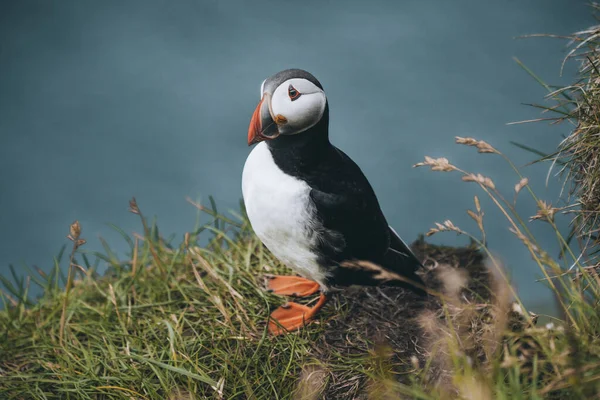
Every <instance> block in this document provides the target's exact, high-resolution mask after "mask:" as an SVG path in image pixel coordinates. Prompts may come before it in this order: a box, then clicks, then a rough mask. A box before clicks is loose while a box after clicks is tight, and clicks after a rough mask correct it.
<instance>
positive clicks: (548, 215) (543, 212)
mask: <svg viewBox="0 0 600 400" xmlns="http://www.w3.org/2000/svg"><path fill="white" fill-rule="evenodd" d="M538 207H539V209H538V211H537V213H536V214H535V215H534V216H532V217H530V218H529V220H530V221H534V220H536V219H540V220H542V221H547V222H554V214H556V212H557V211H559V210H560V209H559V208H556V207H552V204H550V203H546V202H545V201H544V200H540V201H538Z"/></svg>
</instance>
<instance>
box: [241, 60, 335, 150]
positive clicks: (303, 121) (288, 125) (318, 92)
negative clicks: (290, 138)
mask: <svg viewBox="0 0 600 400" xmlns="http://www.w3.org/2000/svg"><path fill="white" fill-rule="evenodd" d="M260 95H261V100H260V103H258V107H256V110H255V111H254V114H253V115H252V120H251V121H250V127H249V128H248V145H252V144H254V143H257V142H260V141H263V140H271V139H275V138H276V137H278V136H279V135H295V134H298V133H301V132H304V131H306V130H308V129H310V128H312V127H313V126H315V125H316V124H317V123H318V122H319V121H320V120H321V118H323V114H324V112H325V109H326V107H327V98H326V97H325V92H323V86H321V84H320V83H319V81H318V80H317V78H315V77H314V76H312V75H311V74H310V73H308V72H306V71H303V70H301V69H286V70H285V71H281V72H278V73H276V74H275V75H273V76H271V77H270V78H267V79H266V80H265V81H264V82H263V83H262V85H261V87H260Z"/></svg>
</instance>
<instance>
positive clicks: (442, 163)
mask: <svg viewBox="0 0 600 400" xmlns="http://www.w3.org/2000/svg"><path fill="white" fill-rule="evenodd" d="M425 165H428V166H430V167H431V170H432V171H443V172H450V171H454V170H456V167H455V166H454V165H452V164H450V163H449V162H448V159H447V158H444V157H440V158H431V157H428V156H425V161H424V162H420V163H417V164H415V165H413V168H414V167H422V166H425Z"/></svg>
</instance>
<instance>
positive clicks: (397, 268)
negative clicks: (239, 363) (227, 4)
mask: <svg viewBox="0 0 600 400" xmlns="http://www.w3.org/2000/svg"><path fill="white" fill-rule="evenodd" d="M366 133H367V132H363V134H366ZM255 144H256V146H255V147H254V148H253V149H252V151H251V152H250V154H249V155H248V158H247V159H246V162H245V164H244V169H243V173H242V194H243V199H244V206H245V210H246V214H247V216H248V219H249V221H250V224H251V225H252V228H253V230H254V232H255V234H256V235H257V236H258V238H259V239H260V241H261V242H262V243H263V244H264V245H265V246H266V248H267V249H268V250H269V251H270V252H271V253H272V254H273V255H274V256H275V257H276V258H277V259H278V260H279V261H281V262H282V263H283V264H285V265H286V266H288V267H289V268H290V269H292V270H293V271H294V272H295V273H297V274H298V275H300V276H297V275H295V276H269V277H268V279H267V288H268V289H269V290H270V291H272V292H273V293H275V294H277V295H281V296H294V297H307V296H311V295H314V294H316V293H320V295H319V299H318V301H317V302H316V304H314V305H312V306H311V305H310V303H308V304H309V305H304V304H300V303H296V302H288V303H287V304H285V305H283V306H281V307H279V308H277V309H276V310H274V311H273V312H272V313H271V315H270V319H269V326H268V329H269V331H270V333H272V334H274V335H278V334H282V333H286V332H291V331H294V330H297V329H299V328H301V327H302V326H304V325H305V324H307V323H309V322H310V321H311V320H313V319H314V316H315V314H317V312H318V311H319V310H320V309H321V308H322V307H323V306H324V305H325V303H326V301H327V299H328V297H329V295H330V293H331V291H332V290H340V289H341V288H343V287H347V286H351V285H368V286H373V285H394V286H401V287H405V288H407V289H410V290H411V291H412V292H414V293H416V294H417V295H419V296H427V292H426V287H425V284H424V283H423V280H422V279H421V278H420V277H419V275H418V274H417V271H418V270H419V269H420V268H421V267H422V263H421V262H420V261H419V259H418V258H417V257H416V256H415V254H414V253H413V252H412V251H411V249H410V248H409V247H408V245H407V244H406V243H405V242H404V241H403V240H402V239H401V238H400V236H398V234H397V233H396V231H394V229H393V228H392V227H390V225H389V224H388V223H387V221H386V219H385V217H384V215H383V212H382V210H381V207H380V206H379V202H378V200H377V197H376V195H375V192H374V191H373V188H372V187H371V185H370V184H369V181H368V180H367V178H366V177H365V175H364V174H363V172H362V171H361V169H360V168H359V166H358V165H357V164H356V163H355V162H354V161H352V159H350V157H348V156H347V155H346V154H345V153H344V152H343V151H341V150H340V149H338V148H337V147H335V146H334V145H333V144H332V143H331V142H330V140H329V104H328V101H327V97H326V96H325V92H324V90H323V86H322V85H321V83H320V82H319V81H318V80H317V79H316V78H315V77H314V76H313V75H312V74H310V73H309V72H307V71H304V70H301V69H287V70H284V71H281V72H278V73H276V74H275V75H273V76H271V77H269V78H267V79H266V80H264V81H263V82H262V85H261V87H260V102H259V103H258V106H257V107H256V109H255V111H254V113H253V114H252V118H251V120H250V126H249V128H248V145H249V146H252V145H255Z"/></svg>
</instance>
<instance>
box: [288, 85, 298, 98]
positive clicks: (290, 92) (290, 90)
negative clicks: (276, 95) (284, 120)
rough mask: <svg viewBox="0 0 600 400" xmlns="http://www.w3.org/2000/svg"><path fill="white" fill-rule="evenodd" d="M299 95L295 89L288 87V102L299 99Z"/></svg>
mask: <svg viewBox="0 0 600 400" xmlns="http://www.w3.org/2000/svg"><path fill="white" fill-rule="evenodd" d="M300 95H301V93H300V92H299V91H297V90H296V88H295V87H293V86H292V85H290V86H289V87H288V96H290V100H292V101H294V100H296V99H297V98H298V97H300Z"/></svg>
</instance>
